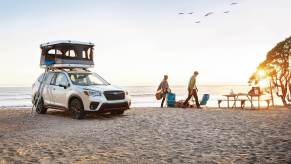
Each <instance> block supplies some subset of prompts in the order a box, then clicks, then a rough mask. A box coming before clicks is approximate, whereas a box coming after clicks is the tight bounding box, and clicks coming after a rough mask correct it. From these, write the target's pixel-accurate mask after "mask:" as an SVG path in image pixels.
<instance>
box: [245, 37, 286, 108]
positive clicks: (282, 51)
mask: <svg viewBox="0 0 291 164" xmlns="http://www.w3.org/2000/svg"><path fill="white" fill-rule="evenodd" d="M290 58H291V36H290V37H289V38H287V39H285V40H284V41H282V42H280V43H278V44H277V45H276V46H275V47H274V48H273V49H272V50H270V51H269V52H268V53H267V56H266V59H265V60H264V61H263V62H262V63H261V64H259V66H258V67H257V70H256V71H255V72H254V73H253V74H252V76H251V77H250V83H253V82H254V83H258V82H259V81H260V80H263V79H264V78H270V80H271V83H272V87H273V88H272V89H276V94H277V96H279V97H280V98H281V100H282V102H283V104H284V105H285V106H288V105H290V103H291V84H290V82H291V81H290V78H291V66H290ZM260 70H264V71H265V72H266V76H265V77H260V76H258V72H259V71H260Z"/></svg>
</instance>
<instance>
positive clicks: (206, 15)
mask: <svg viewBox="0 0 291 164" xmlns="http://www.w3.org/2000/svg"><path fill="white" fill-rule="evenodd" d="M212 14H213V12H209V13H207V14H205V15H204V16H205V17H208V16H209V15H212Z"/></svg>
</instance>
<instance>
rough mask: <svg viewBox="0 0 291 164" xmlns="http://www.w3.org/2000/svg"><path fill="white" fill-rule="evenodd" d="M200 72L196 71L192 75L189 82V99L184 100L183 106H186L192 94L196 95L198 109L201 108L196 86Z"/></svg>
mask: <svg viewBox="0 0 291 164" xmlns="http://www.w3.org/2000/svg"><path fill="white" fill-rule="evenodd" d="M198 74H199V73H198V72H197V71H195V72H194V74H193V75H192V76H191V78H190V81H189V83H188V97H187V99H186V100H185V101H184V103H183V106H184V107H186V105H187V103H188V101H189V100H190V99H191V97H192V96H194V99H195V103H196V107H197V108H198V109H201V107H200V104H199V101H198V95H197V92H198V89H197V86H196V77H197V76H198Z"/></svg>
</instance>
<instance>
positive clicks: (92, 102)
mask: <svg viewBox="0 0 291 164" xmlns="http://www.w3.org/2000/svg"><path fill="white" fill-rule="evenodd" d="M82 100H83V105H84V110H85V111H87V112H100V113H102V112H103V113H104V112H105V113H106V112H111V111H118V110H127V109H129V108H130V105H131V99H130V97H129V96H128V95H126V96H125V98H124V99H122V100H107V98H106V97H105V96H104V95H102V96H100V97H90V96H85V95H83V96H82Z"/></svg>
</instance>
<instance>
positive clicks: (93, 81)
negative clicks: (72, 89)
mask: <svg viewBox="0 0 291 164" xmlns="http://www.w3.org/2000/svg"><path fill="white" fill-rule="evenodd" d="M69 77H70V79H71V81H72V83H73V84H74V85H81V86H89V85H109V83H108V82H106V81H105V80H104V79H102V78H101V77H100V76H98V75H97V74H93V73H69Z"/></svg>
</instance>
